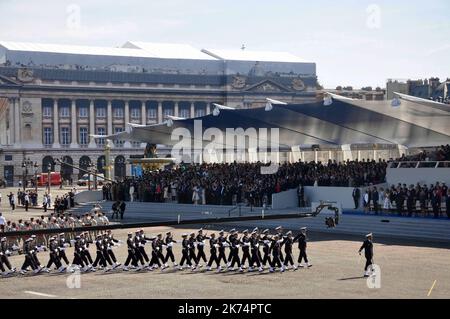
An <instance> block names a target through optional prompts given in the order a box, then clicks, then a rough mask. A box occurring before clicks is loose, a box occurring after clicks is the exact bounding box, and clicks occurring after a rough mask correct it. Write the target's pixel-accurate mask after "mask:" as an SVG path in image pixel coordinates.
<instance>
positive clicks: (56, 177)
mask: <svg viewBox="0 0 450 319" xmlns="http://www.w3.org/2000/svg"><path fill="white" fill-rule="evenodd" d="M37 180H38V186H47V183H48V173H43V174H40V175H38V176H37ZM61 182H62V179H61V173H59V172H50V185H61Z"/></svg>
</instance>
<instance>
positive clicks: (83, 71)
mask: <svg viewBox="0 0 450 319" xmlns="http://www.w3.org/2000/svg"><path fill="white" fill-rule="evenodd" d="M316 85H317V79H316V67H315V64H314V63H311V62H305V61H303V60H301V59H299V58H297V57H295V56H292V55H290V54H288V53H283V52H278V53H274V52H252V51H245V50H244V51H242V50H239V51H226V50H212V49H203V50H197V49H195V48H193V47H190V46H187V45H175V44H153V43H142V42H127V43H126V44H125V45H124V46H123V47H121V48H98V47H80V46H65V45H47V44H29V43H11V42H1V41H0V179H3V180H5V181H6V182H7V183H8V184H9V185H13V184H14V185H17V183H18V181H19V180H22V179H29V178H31V177H32V176H33V175H34V174H35V173H40V172H46V171H47V170H48V167H49V164H50V166H52V168H51V169H52V170H56V171H61V174H62V176H63V178H64V179H66V180H69V179H72V180H76V179H77V178H78V177H79V176H80V175H83V173H81V172H78V170H76V169H72V168H71V167H68V166H66V167H62V168H61V167H56V168H55V167H53V165H52V164H51V163H53V161H54V160H55V159H56V158H59V159H62V158H64V161H65V162H68V163H73V164H74V165H76V166H80V167H82V168H87V167H89V166H96V167H97V169H98V171H99V172H103V171H104V165H105V157H104V156H105V155H104V144H105V141H103V140H95V139H93V138H92V137H90V135H91V134H99V135H103V134H112V133H116V132H120V131H123V130H125V129H126V127H127V124H128V123H134V124H144V125H148V124H153V123H161V122H162V121H163V120H164V119H165V118H167V117H168V116H178V117H184V118H188V117H198V116H203V115H206V114H208V113H210V112H211V110H212V103H219V104H223V105H227V106H232V107H238V108H253V107H258V106H263V105H264V104H265V103H266V101H265V99H266V98H267V97H269V98H272V99H277V100H282V101H285V102H289V103H303V102H311V101H314V100H315V99H316ZM168 151H169V150H167V149H164V147H162V148H160V152H161V153H164V152H168ZM142 153H143V145H139V144H136V143H130V142H123V141H114V147H113V148H112V150H111V160H112V163H113V167H114V168H113V170H112V171H113V174H114V176H115V177H117V178H121V177H124V176H125V175H128V174H130V171H129V168H128V167H127V166H126V165H125V163H126V160H127V158H129V157H130V156H132V155H140V154H142Z"/></svg>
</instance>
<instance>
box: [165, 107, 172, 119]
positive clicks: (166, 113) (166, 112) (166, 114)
mask: <svg viewBox="0 0 450 319" xmlns="http://www.w3.org/2000/svg"><path fill="white" fill-rule="evenodd" d="M169 115H170V116H173V109H164V111H163V116H164V118H165V119H166V118H167V117H168V116H169Z"/></svg>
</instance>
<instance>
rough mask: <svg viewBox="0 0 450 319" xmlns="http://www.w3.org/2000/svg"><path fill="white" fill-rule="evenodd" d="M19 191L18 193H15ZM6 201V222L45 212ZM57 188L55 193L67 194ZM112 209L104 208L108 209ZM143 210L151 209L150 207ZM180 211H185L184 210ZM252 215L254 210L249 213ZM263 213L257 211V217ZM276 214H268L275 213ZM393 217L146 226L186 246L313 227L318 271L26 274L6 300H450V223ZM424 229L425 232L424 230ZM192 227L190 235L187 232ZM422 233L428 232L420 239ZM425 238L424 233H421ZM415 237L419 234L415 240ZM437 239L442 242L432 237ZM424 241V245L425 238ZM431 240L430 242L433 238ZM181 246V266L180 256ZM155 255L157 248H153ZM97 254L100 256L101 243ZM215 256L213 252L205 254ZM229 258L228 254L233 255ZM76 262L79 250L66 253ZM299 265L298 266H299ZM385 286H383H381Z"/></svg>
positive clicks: (133, 210)
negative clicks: (376, 271)
mask: <svg viewBox="0 0 450 319" xmlns="http://www.w3.org/2000/svg"><path fill="white" fill-rule="evenodd" d="M16 191H17V189H16ZM1 192H2V195H3V201H2V212H3V215H4V216H5V217H6V219H11V220H16V221H17V220H18V219H19V218H24V219H29V218H30V217H38V216H40V215H41V214H42V211H41V210H37V209H30V211H29V212H25V211H24V210H23V208H18V209H17V210H16V211H15V212H14V213H11V211H10V210H9V209H8V205H7V199H6V191H5V190H1ZM63 192H64V190H55V192H54V193H53V194H54V196H55V193H57V194H58V193H63ZM127 204H128V206H127V207H129V211H128V210H127V211H128V212H127V213H126V219H125V222H127V221H128V222H137V221H150V220H164V219H165V220H167V219H170V220H173V219H174V216H177V215H178V214H179V212H178V211H183V212H184V214H185V215H183V216H186V218H187V217H190V218H191V217H192V216H197V217H198V218H210V217H211V216H216V215H217V216H223V215H224V214H226V210H227V208H223V209H222V208H220V209H219V208H218V209H217V210H216V211H215V212H211V211H208V210H210V209H209V208H204V207H194V206H193V205H189V207H190V208H189V209H187V208H186V206H173V205H172V206H171V204H166V205H164V206H161V207H166V208H167V209H168V211H164V210H162V209H161V208H158V207H157V206H155V205H152V204H148V203H134V204H130V203H127ZM109 205H110V203H105V204H104V207H105V208H107V207H108V206H109ZM160 205H161V204H160ZM89 207H90V206H85V207H78V208H76V209H75V211H74V212H76V213H81V212H83V211H85V210H89ZM142 207H147V209H143V208H142ZM177 210H178V211H177ZM244 213H245V214H248V213H249V212H248V211H246V212H244ZM255 213H256V212H255ZM270 213H273V212H268V214H270ZM383 219H386V217H380V218H377V217H374V216H347V215H343V217H342V220H341V224H340V225H338V227H337V228H336V229H332V230H328V229H326V228H325V225H324V223H323V216H319V217H316V218H299V219H287V220H280V221H278V220H270V221H247V222H242V223H237V222H234V223H229V224H216V225H211V224H209V225H204V224H199V225H192V226H183V227H185V228H182V227H181V226H180V227H177V228H171V227H154V228H146V235H147V236H154V235H156V234H157V233H158V232H162V233H163V234H164V233H165V232H166V231H168V230H172V231H173V232H174V238H175V240H179V241H180V242H181V233H184V232H190V231H196V230H197V229H198V228H199V227H203V228H205V229H206V231H207V232H208V233H211V232H217V231H218V230H220V229H224V230H225V231H227V230H229V229H231V228H237V230H238V231H242V230H243V229H244V228H249V229H252V228H253V227H259V228H260V229H263V228H270V229H271V233H273V228H274V227H276V226H277V225H282V226H283V227H284V229H285V231H287V230H292V231H293V232H294V235H295V234H297V233H298V230H299V228H300V227H303V226H308V229H310V230H309V232H308V237H309V243H308V257H309V259H310V262H311V263H312V264H313V266H312V267H311V268H309V269H302V268H300V269H299V270H297V271H293V270H288V271H286V272H285V273H279V272H277V273H274V274H270V273H269V272H268V270H265V271H264V272H263V273H261V274H259V273H257V272H256V273H248V272H244V273H239V272H223V273H217V272H215V271H212V272H206V270H205V267H203V268H200V269H199V270H196V271H194V272H192V271H191V270H183V271H178V270H175V269H173V267H171V268H168V269H166V270H164V271H161V270H159V269H158V270H154V271H142V272H136V271H129V272H124V271H122V270H119V269H117V270H114V271H111V272H108V273H105V272H103V271H97V272H95V273H83V274H81V275H79V276H78V275H73V274H56V273H50V274H38V275H32V274H26V275H16V274H14V275H12V276H10V277H6V278H1V277H0V285H1V287H2V295H1V298H133V299H135V298H449V297H450V272H449V271H448V265H449V264H450V253H449V250H448V248H450V244H449V241H448V240H447V238H446V236H447V235H448V234H449V232H448V228H449V227H450V222H449V221H448V220H445V219H444V220H438V221H433V220H428V219H406V218H398V219H395V218H389V220H390V222H389V223H385V222H382V221H383ZM421 225H423V226H421ZM187 227H188V228H189V229H187ZM134 230H135V229H120V230H115V231H114V235H115V238H117V239H121V240H123V241H125V240H126V234H127V232H128V231H132V232H133V231H134ZM369 231H373V232H374V235H375V237H374V253H375V257H374V262H375V264H376V265H379V266H380V270H381V276H379V277H378V278H377V279H379V288H372V289H371V288H369V287H368V285H367V279H366V278H363V277H362V275H363V267H364V263H365V260H364V256H362V257H360V256H359V255H358V253H357V252H358V249H359V247H360V246H361V243H362V241H363V239H364V236H363V234H364V233H366V232H369ZM421 231H423V233H421ZM417 232H419V233H417ZM414 234H415V235H414ZM433 234H434V235H436V236H437V237H436V238H432V237H429V236H431V235H433ZM421 236H423V237H424V238H423V239H420V238H419V237H421ZM427 236H428V237H429V238H426V237H427ZM180 246H181V245H180V244H179V243H178V244H176V245H175V247H174V252H175V256H176V260H177V261H178V262H179V261H180V258H181V247H180ZM114 251H115V254H116V256H117V258H118V260H119V261H120V262H122V263H123V262H124V261H125V259H126V256H127V249H126V245H125V244H122V245H121V246H120V247H117V248H115V250H114ZM146 251H147V254H148V255H150V253H151V247H150V245H149V244H148V245H147V246H146ZM90 252H91V255H92V257H93V258H95V245H91V247H90ZM205 252H206V255H207V257H209V247H208V245H207V247H206V249H205ZM227 254H228V251H227ZM38 256H39V258H40V261H41V263H42V264H46V263H47V260H48V252H41V253H39V255H38ZM67 256H68V258H69V260H70V261H72V259H73V250H72V248H69V249H68V250H67ZM297 257H298V249H297V244H295V245H294V258H295V259H296V258H297ZM23 260H24V257H23V256H21V255H15V256H12V257H10V261H11V263H12V264H13V266H14V267H20V266H21V265H22V263H23ZM295 261H296V260H295ZM377 283H378V282H377Z"/></svg>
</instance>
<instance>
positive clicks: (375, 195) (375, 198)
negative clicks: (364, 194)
mask: <svg viewBox="0 0 450 319" xmlns="http://www.w3.org/2000/svg"><path fill="white" fill-rule="evenodd" d="M379 200H380V195H379V194H378V190H377V187H376V186H374V187H373V192H372V202H373V210H374V211H375V215H378V201H379Z"/></svg>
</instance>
